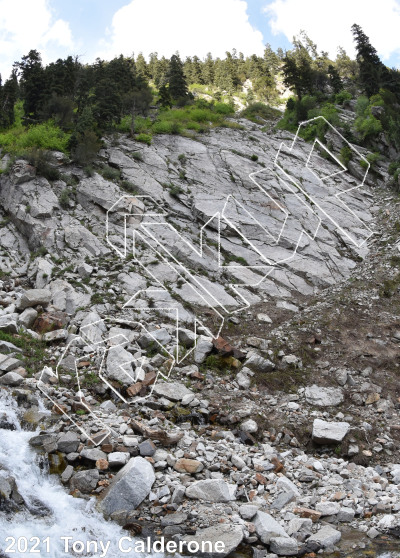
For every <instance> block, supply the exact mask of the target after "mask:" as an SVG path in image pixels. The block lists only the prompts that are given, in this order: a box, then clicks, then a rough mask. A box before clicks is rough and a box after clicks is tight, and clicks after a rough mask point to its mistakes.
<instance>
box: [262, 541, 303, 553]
mask: <svg viewBox="0 0 400 558" xmlns="http://www.w3.org/2000/svg"><path fill="white" fill-rule="evenodd" d="M269 550H270V552H272V553H273V554H277V555H278V556H297V554H298V552H299V543H298V542H297V541H296V540H295V539H292V538H290V537H273V538H272V539H271V542H270V546H269Z"/></svg>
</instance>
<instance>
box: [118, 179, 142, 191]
mask: <svg viewBox="0 0 400 558" xmlns="http://www.w3.org/2000/svg"><path fill="white" fill-rule="evenodd" d="M120 186H121V188H122V189H123V190H125V191H126V192H128V193H129V194H137V192H138V190H137V187H136V186H135V184H133V182H130V181H129V180H122V181H121V182H120Z"/></svg>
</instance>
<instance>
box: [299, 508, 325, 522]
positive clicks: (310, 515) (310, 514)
mask: <svg viewBox="0 0 400 558" xmlns="http://www.w3.org/2000/svg"><path fill="white" fill-rule="evenodd" d="M293 513H295V514H296V515H299V516H300V517H305V518H307V519H311V520H312V522H313V523H315V522H316V521H318V520H319V518H320V517H321V513H320V512H317V511H315V510H311V509H309V508H294V510H293Z"/></svg>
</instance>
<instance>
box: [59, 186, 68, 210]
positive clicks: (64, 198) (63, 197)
mask: <svg viewBox="0 0 400 558" xmlns="http://www.w3.org/2000/svg"><path fill="white" fill-rule="evenodd" d="M69 199H70V191H69V190H67V189H65V190H63V191H62V192H61V194H60V197H59V198H58V201H59V202H60V205H61V207H62V208H64V209H67V208H68V207H69Z"/></svg>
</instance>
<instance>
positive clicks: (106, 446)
mask: <svg viewBox="0 0 400 558" xmlns="http://www.w3.org/2000/svg"><path fill="white" fill-rule="evenodd" d="M101 451H104V453H112V452H113V445H112V444H102V445H101Z"/></svg>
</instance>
